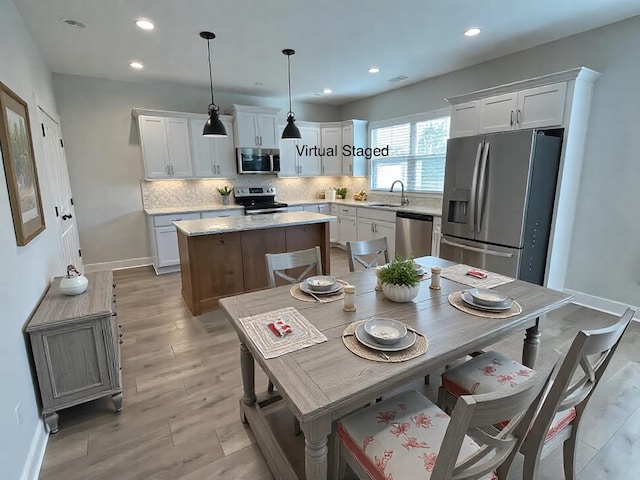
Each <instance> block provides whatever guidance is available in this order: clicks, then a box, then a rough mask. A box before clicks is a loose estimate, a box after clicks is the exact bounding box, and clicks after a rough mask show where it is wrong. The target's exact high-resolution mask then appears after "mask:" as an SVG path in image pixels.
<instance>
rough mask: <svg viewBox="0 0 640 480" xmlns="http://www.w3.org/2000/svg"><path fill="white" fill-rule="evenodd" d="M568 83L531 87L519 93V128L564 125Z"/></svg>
mask: <svg viewBox="0 0 640 480" xmlns="http://www.w3.org/2000/svg"><path fill="white" fill-rule="evenodd" d="M566 92H567V83H566V82H561V83H554V84H552V85H544V86H542V87H535V88H529V89H527V90H523V91H521V92H520V93H519V94H518V109H517V111H516V122H517V124H518V127H519V128H536V127H552V126H559V125H562V122H563V120H564V99H565V96H566Z"/></svg>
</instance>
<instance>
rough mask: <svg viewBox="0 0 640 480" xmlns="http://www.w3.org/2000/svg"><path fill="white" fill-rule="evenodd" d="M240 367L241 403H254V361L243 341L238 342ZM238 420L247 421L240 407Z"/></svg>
mask: <svg viewBox="0 0 640 480" xmlns="http://www.w3.org/2000/svg"><path fill="white" fill-rule="evenodd" d="M240 369H241V370H242V388H243V391H244V395H243V396H242V403H244V404H245V405H254V404H255V403H256V389H255V384H256V377H255V363H254V361H253V355H251V352H250V351H249V349H248V348H247V346H246V345H245V344H244V343H240ZM240 420H242V423H247V419H246V418H245V416H244V413H243V412H242V409H240Z"/></svg>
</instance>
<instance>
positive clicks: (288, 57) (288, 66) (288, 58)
mask: <svg viewBox="0 0 640 480" xmlns="http://www.w3.org/2000/svg"><path fill="white" fill-rule="evenodd" d="M287 71H288V72H289V113H293V112H292V111H291V55H287Z"/></svg>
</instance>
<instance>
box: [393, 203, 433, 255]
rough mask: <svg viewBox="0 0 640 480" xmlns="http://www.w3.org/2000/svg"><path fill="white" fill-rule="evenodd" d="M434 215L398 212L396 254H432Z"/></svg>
mask: <svg viewBox="0 0 640 480" xmlns="http://www.w3.org/2000/svg"><path fill="white" fill-rule="evenodd" d="M432 232H433V216H432V215H425V214H423V213H414V212H402V211H398V212H396V255H400V256H402V257H404V258H410V257H412V256H413V257H414V258H417V257H424V256H426V255H431V234H432Z"/></svg>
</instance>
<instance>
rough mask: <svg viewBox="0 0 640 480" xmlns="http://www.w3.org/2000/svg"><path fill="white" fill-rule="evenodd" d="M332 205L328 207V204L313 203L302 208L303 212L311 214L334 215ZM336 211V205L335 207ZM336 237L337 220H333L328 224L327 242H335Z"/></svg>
mask: <svg viewBox="0 0 640 480" xmlns="http://www.w3.org/2000/svg"><path fill="white" fill-rule="evenodd" d="M332 207H333V206H332V205H331V206H330V205H329V204H328V203H313V204H309V205H305V206H304V211H305V212H313V213H322V214H323V215H336V214H334V213H332V211H331V210H332ZM336 209H337V205H336ZM337 236H338V219H337V218H334V219H333V220H331V221H330V222H329V241H330V242H337V241H338V240H337Z"/></svg>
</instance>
